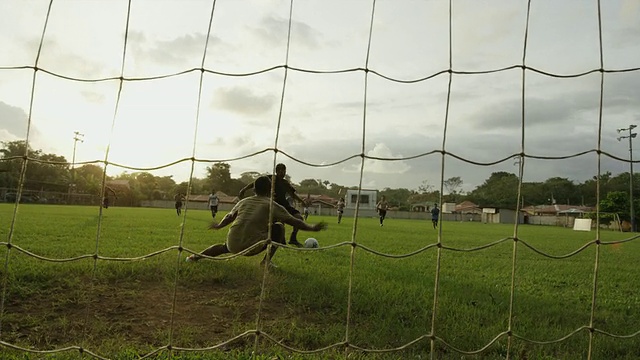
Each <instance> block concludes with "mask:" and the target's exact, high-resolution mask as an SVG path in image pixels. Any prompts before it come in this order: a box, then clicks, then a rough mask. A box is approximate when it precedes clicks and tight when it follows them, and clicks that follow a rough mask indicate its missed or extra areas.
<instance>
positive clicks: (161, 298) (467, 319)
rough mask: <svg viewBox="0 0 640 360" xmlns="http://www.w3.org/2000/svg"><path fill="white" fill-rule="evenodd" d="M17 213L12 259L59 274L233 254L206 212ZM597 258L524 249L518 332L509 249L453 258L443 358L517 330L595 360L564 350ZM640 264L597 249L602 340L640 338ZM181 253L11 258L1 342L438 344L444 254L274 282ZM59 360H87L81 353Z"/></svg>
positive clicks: (82, 262) (337, 253) (170, 257)
mask: <svg viewBox="0 0 640 360" xmlns="http://www.w3.org/2000/svg"><path fill="white" fill-rule="evenodd" d="M18 210H19V211H18V216H17V221H16V223H15V229H14V233H13V237H12V241H11V243H12V245H14V246H18V247H20V248H22V249H24V250H26V251H29V252H31V253H33V254H36V255H38V256H42V257H46V258H50V259H56V260H64V259H70V258H74V257H78V256H81V255H87V254H89V255H91V254H95V253H96V252H97V253H98V254H99V255H100V256H104V257H116V258H122V257H126V258H131V257H140V256H144V255H147V254H150V253H153V252H156V251H159V250H162V249H167V248H170V247H177V246H179V245H181V246H183V247H185V248H188V249H190V250H192V251H196V252H198V251H201V250H202V249H204V248H205V247H207V246H209V245H210V244H212V243H217V242H222V241H224V237H225V235H226V229H225V230H222V231H209V230H206V226H207V225H208V223H209V221H210V215H209V213H208V212H206V211H197V210H189V211H188V215H187V218H186V221H185V222H184V229H183V226H182V222H183V218H181V217H178V216H176V214H175V212H174V211H173V210H171V209H140V208H118V207H115V208H110V209H107V210H105V211H104V213H103V215H102V218H100V216H99V213H98V209H97V208H92V207H73V206H44V205H20V207H19V209H18ZM12 215H13V205H12V204H0V236H1V238H2V241H7V238H8V233H9V228H10V224H11V220H12ZM219 216H220V217H221V216H222V214H219ZM309 220H310V221H311V222H315V221H318V220H325V221H327V222H329V224H330V225H329V228H328V230H326V231H325V232H322V233H318V234H310V233H304V232H301V233H300V235H299V239H300V240H304V239H305V238H306V237H309V236H313V237H316V238H317V239H318V240H319V241H320V244H321V246H327V245H332V244H337V243H341V242H345V241H350V240H351V236H352V233H353V219H350V218H346V219H343V223H342V224H340V225H338V224H336V223H335V219H334V218H326V217H318V216H311V217H310V219H309ZM99 226H100V233H99V236H98V228H99ZM183 230H184V232H183ZM289 230H290V228H288V229H287V234H288V232H289ZM513 230H514V227H513V225H495V224H481V223H469V222H465V223H457V222H445V223H444V224H443V229H442V244H443V245H444V246H446V247H453V248H456V249H473V248H476V247H479V246H482V245H486V244H489V243H493V242H496V241H498V240H500V239H503V238H507V237H510V236H512V235H513ZM181 234H182V235H183V236H182V237H181ZM600 235H601V240H602V241H613V240H620V239H625V238H628V237H629V236H630V235H629V234H623V233H619V232H613V231H602V232H601V233H600ZM437 236H438V231H437V230H434V229H432V228H431V223H430V221H418V220H398V219H387V221H386V222H385V226H384V227H382V228H381V227H379V226H378V223H377V219H371V218H362V219H359V221H358V228H357V232H356V240H357V242H358V243H359V244H361V245H363V246H366V247H368V248H371V249H373V250H375V251H377V252H381V253H384V254H390V255H402V254H407V253H411V252H414V251H417V250H419V249H422V248H424V247H425V246H427V245H430V244H434V243H436V242H437ZM518 237H519V239H521V240H523V241H525V242H527V243H528V244H530V245H531V246H533V247H535V248H536V249H538V250H540V251H542V252H544V253H547V254H551V255H555V256H560V255H565V254H569V253H571V252H573V251H575V250H577V249H579V248H580V247H581V246H582V245H584V244H586V243H588V242H590V241H592V240H594V239H595V237H596V232H595V231H591V232H577V231H572V230H571V229H564V228H557V227H544V226H528V225H524V226H520V227H519V233H518ZM596 251H597V247H596V246H594V245H592V246H589V247H587V248H586V249H584V250H583V251H581V252H579V253H577V254H575V255H574V256H570V257H567V258H563V259H552V258H548V257H545V256H542V255H540V254H537V253H535V252H534V251H532V250H530V249H528V248H527V247H526V246H524V244H518V246H517V252H516V254H517V256H516V277H515V292H514V305H513V310H512V315H513V316H512V317H511V319H510V317H509V314H510V296H511V276H512V274H511V273H512V270H511V269H512V263H513V253H514V242H513V241H512V240H507V241H504V242H500V243H498V244H496V245H494V246H491V247H489V248H485V249H482V250H477V251H452V250H447V249H443V250H442V251H441V254H440V272H439V283H438V296H437V301H438V305H437V311H436V317H435V334H436V336H437V337H438V338H441V339H443V340H444V341H446V343H447V344H449V345H450V346H452V347H453V348H451V347H449V346H446V345H445V344H443V343H442V342H440V341H437V342H436V343H435V351H436V354H435V358H437V359H460V358H469V359H501V358H505V357H506V354H507V348H508V340H507V337H506V336H503V337H501V338H500V339H498V340H497V341H496V342H495V343H493V344H492V345H491V346H489V347H488V348H487V349H486V350H485V351H484V352H483V353H482V354H480V355H469V356H466V357H465V356H464V354H461V353H458V352H456V351H455V349H460V350H463V351H467V352H473V351H476V350H479V349H481V348H482V347H484V346H485V345H487V344H488V343H489V342H491V341H492V340H493V339H494V338H495V337H496V336H497V335H498V334H500V333H502V332H504V331H506V330H507V329H508V326H509V322H510V321H511V324H512V330H513V333H514V334H515V335H517V336H518V337H523V338H526V339H530V340H534V341H538V342H550V343H548V344H544V345H541V344H535V343H531V342H527V341H523V340H519V339H518V338H514V339H513V340H512V343H511V348H510V356H511V358H513V359H574V358H586V357H587V352H588V345H589V332H588V330H581V331H579V332H578V333H576V334H574V335H573V336H571V337H569V338H567V339H565V340H563V341H557V342H556V341H554V340H558V339H560V338H562V337H564V336H566V335H568V334H570V333H572V332H573V331H574V330H576V329H578V328H580V327H582V326H585V325H589V323H590V315H591V302H592V294H593V281H594V265H595V259H596ZM639 251H640V244H639V242H638V241H630V242H626V243H623V244H618V245H606V246H600V247H599V252H600V257H599V264H598V270H599V271H598V283H597V284H598V287H597V290H598V291H597V302H596V308H595V316H594V326H595V328H597V329H600V330H603V331H606V332H609V333H613V334H616V335H629V334H633V333H634V332H637V331H639V330H640V325H638V321H637V319H639V318H640V306H639V304H640V295H639V294H640V292H639V291H638V290H640V289H639V288H640V285H639V281H638V280H640V275H639V272H638V270H637V259H638V255H637V254H638V253H639ZM186 255H187V253H182V254H181V256H179V255H178V249H171V250H169V251H166V252H163V253H160V254H158V255H156V256H153V257H150V258H147V259H146V260H143V261H108V260H105V261H102V260H99V261H95V260H94V259H93V258H90V257H89V258H83V259H79V260H74V261H58V262H51V261H43V260H40V259H38V258H35V257H33V256H29V255H27V254H24V253H22V252H20V251H18V250H17V249H10V250H9V249H7V247H2V248H1V249H0V261H1V262H2V264H1V265H0V271H1V274H2V278H3V280H6V287H5V288H4V289H3V293H4V296H5V301H4V309H3V311H4V312H3V316H2V323H1V324H0V325H1V331H2V332H1V333H0V340H2V341H3V342H6V343H9V344H14V345H17V346H20V347H24V348H28V349H32V350H36V351H43V350H55V349H61V348H64V347H67V346H72V345H76V346H82V347H83V348H85V349H87V350H89V351H92V352H94V353H97V354H100V355H101V356H104V357H108V358H113V359H133V358H137V357H138V356H141V355H144V354H147V353H150V352H152V351H154V350H155V349H157V348H159V347H163V346H166V345H168V344H169V343H170V344H171V345H172V346H173V347H181V348H193V349H202V348H206V347H211V346H215V345H218V344H220V343H222V342H224V341H226V340H229V339H231V338H233V337H234V336H238V335H240V334H242V333H243V332H245V331H247V330H250V329H255V328H256V326H257V319H258V310H260V326H261V330H262V331H263V332H266V333H267V334H269V335H270V336H273V337H274V338H275V339H276V340H277V341H280V342H282V343H283V344H285V345H287V346H290V347H293V348H296V349H299V350H306V351H310V350H315V349H319V348H322V347H326V346H329V345H332V344H335V343H340V342H343V341H345V336H346V331H347V320H348V321H349V327H348V336H349V343H350V344H353V345H355V346H358V347H362V348H366V349H391V348H396V347H404V346H405V345H406V344H408V343H409V342H411V341H413V340H414V339H416V338H419V337H421V336H423V335H425V334H429V333H430V332H431V324H432V311H433V301H434V288H435V280H436V268H437V259H438V249H437V248H436V247H431V248H429V249H427V250H425V251H422V252H420V253H418V254H416V255H413V256H409V257H401V258H390V257H383V256H379V255H376V254H372V253H369V252H367V251H364V250H363V249H362V248H355V251H354V252H353V253H352V247H351V246H341V247H337V248H332V249H325V250H321V251H313V252H309V251H297V250H291V249H280V250H278V253H277V254H276V257H275V259H274V262H275V263H276V264H277V265H278V266H279V267H278V268H277V269H275V271H273V272H270V273H269V274H268V276H266V277H265V276H264V273H263V271H262V269H260V268H259V266H258V263H259V261H260V259H261V257H262V256H261V255H259V256H256V257H250V258H246V257H239V258H235V259H232V260H221V261H210V260H204V261H201V262H198V263H185V262H184V257H185V256H186ZM352 259H353V266H352V265H351V264H352V262H351V261H352ZM5 265H6V267H5ZM263 281H264V292H263ZM350 282H351V289H350V288H349V284H350ZM174 294H175V297H174ZM349 300H350V301H349ZM348 314H349V315H348ZM258 343H259V346H258V354H259V355H256V357H255V358H258V359H260V358H264V359H272V358H283V359H284V358H310V359H325V358H326V359H332V358H336V357H344V356H346V353H345V351H344V347H343V346H338V347H335V348H332V349H330V350H327V351H324V352H321V353H317V354H313V355H304V354H298V353H295V352H290V351H288V350H287V349H285V348H283V347H280V346H278V345H276V344H274V343H273V342H271V341H270V340H268V339H267V338H265V337H259V338H258ZM254 344H255V336H253V335H249V336H246V337H244V338H240V339H238V340H236V341H233V342H231V343H230V344H227V345H224V346H222V348H221V349H220V350H215V351H204V350H197V351H196V350H194V351H174V352H169V351H167V350H163V351H161V352H159V353H158V354H157V355H155V356H154V357H153V358H157V359H164V358H169V357H172V358H174V359H204V358H207V359H216V358H219V359H224V358H251V354H252V352H253V350H254ZM593 345H594V346H593V350H592V356H593V358H594V359H612V358H617V359H635V358H637V349H638V348H640V336H635V337H632V338H627V339H621V338H616V337H610V336H605V335H602V334H597V333H596V334H595V337H594V342H593ZM430 346H431V344H430V342H429V340H428V339H423V340H421V341H418V342H417V343H415V344H412V345H409V346H406V347H404V348H403V349H402V350H400V351H396V352H390V353H380V354H368V353H362V352H360V351H357V350H350V351H349V353H350V354H349V358H351V359H359V358H367V359H371V358H379V359H399V358H423V359H424V358H429V356H430V351H431V350H430ZM454 348H455V349H454ZM0 355H2V356H1V357H2V358H7V359H32V358H33V359H36V358H38V359H39V358H43V357H46V356H45V355H43V354H41V353H33V354H31V353H25V352H21V351H19V350H14V349H11V348H10V347H7V346H0ZM51 356H52V358H56V359H61V358H62V359H66V358H74V359H75V358H80V357H81V355H80V352H79V351H78V350H69V351H66V352H63V353H56V354H55V355H51ZM85 357H86V356H85Z"/></svg>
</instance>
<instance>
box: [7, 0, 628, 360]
mask: <svg viewBox="0 0 640 360" xmlns="http://www.w3.org/2000/svg"><path fill="white" fill-rule="evenodd" d="M638 24H640V6H638V3H637V2H634V1H624V0H620V1H606V2H601V1H596V0H594V1H588V2H587V1H583V2H561V3H559V2H557V1H551V0H545V1H542V0H530V1H520V2H515V1H507V0H505V1H498V0H495V1H490V2H477V1H472V0H466V1H461V0H455V1H422V2H420V1H410V0H408V1H404V0H402V1H401V0H394V1H384V0H369V1H365V0H362V1H327V0H324V1H317V0H296V1H294V0H291V1H284V0H275V1H258V0H246V1H235V0H206V1H205V0H202V1H178V0H173V1H169V0H166V1H161V2H160V1H152V0H129V1H127V0H119V1H115V0H109V1H107V0H104V1H85V2H80V1H58V0H50V1H45V0H40V1H30V2H22V1H18V0H8V1H3V2H1V3H0V46H1V47H2V49H3V51H2V52H0V141H2V144H3V150H2V154H1V155H0V156H1V158H0V170H1V172H0V180H1V181H2V183H0V195H1V196H2V199H1V200H3V201H4V200H7V199H8V200H9V201H5V202H6V203H5V204H0V205H2V207H0V209H1V210H2V212H1V214H2V216H1V218H0V234H1V235H2V237H3V238H2V239H0V241H2V243H1V244H2V245H3V246H2V258H1V260H2V270H1V274H2V283H1V290H0V291H1V296H2V298H1V302H0V353H2V352H5V353H6V354H22V353H24V354H33V356H35V357H42V356H47V355H49V354H54V355H56V354H59V353H60V354H62V353H71V354H73V356H75V355H78V356H85V355H87V356H92V357H96V358H109V357H118V356H124V355H123V354H129V355H131V354H135V355H136V356H147V357H153V356H156V355H158V354H161V353H167V354H169V355H168V356H189V355H190V354H194V353H197V354H201V353H204V354H210V355H211V354H216V355H212V356H218V355H219V354H224V353H223V351H227V352H228V354H231V355H229V356H232V357H233V356H235V355H237V356H242V355H246V354H252V355H251V356H254V357H257V356H260V355H259V354H270V355H273V356H280V355H281V354H284V353H293V354H297V355H300V356H302V355H309V356H314V355H315V356H318V357H321V356H336V354H337V355H344V356H345V357H348V356H351V355H350V354H354V355H353V356H360V355H361V356H363V357H365V356H379V357H380V358H386V356H389V357H390V358H393V357H394V356H403V355H405V356H420V357H425V358H426V357H430V358H432V359H435V358H460V356H488V357H496V358H505V357H506V358H527V357H536V356H539V357H544V356H560V357H574V358H610V357H612V356H613V355H612V354H620V356H622V357H625V356H626V358H632V357H633V356H635V353H634V351H635V350H632V349H637V348H638V346H639V345H640V340H639V336H638V335H639V334H640V328H638V325H637V322H634V319H636V318H637V316H640V313H639V312H638V310H637V308H638V307H637V304H636V303H635V302H634V301H635V300H637V298H636V297H635V295H634V294H636V293H637V290H638V288H637V284H635V283H633V285H635V286H636V288H628V289H626V288H625V289H623V288H621V287H618V286H619V285H620V284H622V285H623V287H624V286H627V285H629V284H630V281H629V278H634V279H637V271H635V270H632V271H631V273H627V270H629V269H633V267H626V265H625V264H627V265H628V264H631V263H632V262H633V257H632V253H633V251H632V250H630V249H635V248H637V246H638V245H637V241H634V240H636V238H635V236H634V235H631V236H622V234H621V233H619V232H605V231H604V230H601V227H600V226H599V221H600V220H599V219H600V218H601V216H600V215H601V214H599V212H598V209H597V207H596V206H595V205H597V204H598V203H599V201H600V200H601V199H602V198H603V196H604V191H603V190H602V189H604V188H605V186H606V184H605V183H603V181H602V176H601V174H604V173H606V172H611V173H616V174H617V173H624V172H627V171H630V174H633V167H632V166H633V160H632V159H630V156H633V150H632V145H633V143H632V139H633V138H634V136H635V134H634V130H633V129H634V126H632V124H633V123H634V122H637V121H640V117H638V114H640V107H639V105H638V101H637V96H638V88H639V84H640V27H639V26H638ZM616 130H619V131H616ZM626 136H628V137H626ZM627 141H628V146H627ZM514 159H515V162H514ZM277 163H285V164H286V165H287V173H288V175H289V176H290V177H291V179H292V181H293V182H295V183H300V182H301V181H302V180H313V181H310V182H308V183H314V181H315V186H317V187H318V188H322V189H324V190H326V191H327V193H329V191H330V190H332V189H334V190H335V189H337V188H340V191H338V192H336V194H343V193H346V191H347V190H349V191H351V192H353V191H356V192H357V193H358V195H359V196H357V195H356V196H354V197H353V198H354V199H360V201H355V204H354V205H353V206H352V207H350V208H349V209H348V211H349V213H348V214H349V216H348V217H345V223H344V224H340V225H341V226H337V225H338V224H334V223H333V222H335V221H334V216H335V210H334V209H333V208H332V207H331V203H328V205H327V206H328V207H327V208H326V209H328V210H326V211H328V212H327V213H326V214H324V216H325V217H326V218H322V219H324V220H326V219H330V221H331V222H332V223H331V224H330V227H329V229H328V230H327V231H326V232H324V233H321V234H319V235H317V236H316V235H310V236H313V237H317V239H318V241H319V244H320V248H319V249H313V250H307V249H298V248H294V247H291V246H287V247H284V248H283V249H279V250H278V256H279V257H281V258H283V260H282V261H283V264H281V265H280V268H279V269H276V270H269V271H260V270H259V269H257V268H255V266H254V267H251V266H252V264H253V262H257V261H253V260H255V259H250V258H244V257H242V256H236V255H232V256H225V257H222V258H221V259H217V261H211V262H206V263H207V265H209V264H210V263H212V266H195V267H194V266H189V265H190V264H186V263H185V262H184V258H185V256H187V255H189V254H191V253H197V252H199V251H200V250H202V249H204V248H205V247H206V246H208V245H210V244H211V243H214V242H216V241H224V238H225V233H226V230H223V231H221V232H215V233H214V234H212V232H210V231H209V232H208V231H205V229H206V227H207V225H208V223H209V222H210V221H211V220H212V218H211V215H209V205H208V203H207V201H208V200H206V199H208V198H206V196H207V195H208V193H209V192H211V191H212V190H218V191H219V190H220V189H219V188H218V189H211V187H213V186H214V185H211V184H226V185H225V186H228V188H229V189H237V188H238V186H240V185H239V184H242V182H239V181H240V180H238V179H241V178H245V177H246V178H248V179H254V178H255V176H257V175H259V174H264V173H272V172H273V171H274V169H275V165H276V164H277ZM225 165H229V168H225V167H224V166H225ZM630 165H631V170H629V167H630ZM226 175H230V176H227V177H225V176H226ZM216 176H219V177H218V178H216ZM510 176H513V178H514V179H516V180H515V182H509V181H508V180H509V179H510ZM456 177H459V178H461V179H462V180H463V182H457V183H456V182H448V180H450V179H452V178H453V179H455V178H456ZM550 178H561V179H562V178H564V179H570V180H572V181H580V182H581V181H585V180H588V179H594V180H593V189H592V191H591V193H590V194H591V199H590V202H591V203H592V205H594V211H595V215H594V216H593V225H595V227H594V230H595V231H591V232H572V231H570V229H567V231H568V232H565V233H562V234H566V235H555V234H551V233H547V232H546V231H548V228H545V227H535V226H533V225H522V224H521V221H520V220H519V219H520V218H521V215H520V214H521V211H522V209H523V208H524V206H523V204H522V199H523V198H528V197H529V194H527V193H526V190H525V187H524V186H523V184H526V183H536V182H544V181H545V180H546V179H550ZM60 179H64V181H60ZM203 179H205V180H203ZM207 179H208V180H207ZM211 179H217V180H216V181H218V182H216V183H212V182H207V181H209V180H211ZM487 179H495V180H496V181H495V182H492V183H491V184H492V185H494V186H497V187H494V188H492V189H494V190H493V192H485V193H483V196H485V199H488V200H487V201H486V202H487V203H486V204H478V205H485V206H486V207H487V208H492V209H496V210H495V211H494V212H495V213H494V214H492V219H496V220H495V221H496V222H502V223H503V224H502V225H503V226H499V225H496V224H482V223H481V222H478V221H465V222H464V223H460V224H457V223H456V224H455V225H454V223H453V222H446V221H445V222H443V221H440V222H439V223H437V224H436V223H434V227H433V228H432V222H431V215H430V214H429V213H427V212H424V213H420V214H418V215H416V212H414V213H411V212H410V211H407V212H408V214H405V216H406V217H407V218H408V219H411V218H416V219H419V220H404V219H402V221H400V220H398V221H396V222H390V221H388V220H393V219H392V218H393V216H394V215H393V214H399V213H400V212H399V210H398V212H397V213H392V212H390V214H389V218H390V219H388V220H386V221H387V222H385V224H384V225H385V226H384V227H382V226H378V223H377V221H378V218H377V216H378V215H377V214H376V213H375V201H374V200H373V199H375V195H376V194H378V192H379V191H380V190H383V189H386V190H394V189H399V190H407V191H406V192H404V193H403V192H402V191H398V192H395V193H391V192H385V193H386V194H404V196H405V198H408V197H409V195H412V194H413V195H424V194H420V193H421V192H424V193H427V194H436V196H437V201H433V200H431V198H429V197H424V198H421V197H419V196H417V197H414V198H416V199H420V200H419V202H420V203H419V204H418V205H419V207H416V209H417V208H420V209H422V211H424V210H425V205H427V206H432V205H433V204H434V203H438V204H440V205H442V204H444V203H447V202H450V201H452V198H447V199H445V197H444V196H445V195H446V194H449V195H450V194H451V193H453V194H465V193H471V192H472V191H473V190H474V189H484V188H483V187H482V186H483V184H487V182H488V180H487ZM134 180H135V181H134ZM211 181H213V180H211ZM225 181H226V183H225ZM166 184H169V185H171V186H174V187H166V186H169V185H166ZM234 184H235V185H234ZM421 185H422V190H424V191H418V190H417V189H418V188H419V187H420V186H421ZM215 186H219V185H215ZM234 186H235V187H234ZM458 186H459V187H458ZM166 189H171V191H169V190H166ZM451 189H454V191H453V192H452V191H451ZM487 189H489V187H487ZM376 190H378V191H376ZM548 190H549V193H550V194H549V196H550V197H551V198H553V197H554V195H553V193H554V191H556V194H557V191H558V189H548ZM369 194H372V195H371V196H369ZM223 195H224V196H227V197H225V198H223V199H221V201H222V202H221V205H220V214H218V215H217V218H216V217H215V216H216V215H215V214H214V220H218V221H219V220H220V219H222V214H223V213H225V211H228V210H229V209H230V208H231V206H232V204H233V203H234V201H237V199H235V200H234V199H233V198H234V196H235V195H236V193H229V194H223ZM223 195H220V196H223ZM299 195H301V196H304V195H306V194H299ZM179 196H183V197H184V202H185V207H179V208H178V207H176V208H175V209H174V208H173V206H174V202H175V201H174V200H177V199H178V198H179ZM399 196H400V195H399ZM227 198H228V202H226V201H227ZM18 199H22V201H18ZM139 199H145V201H146V202H145V203H144V204H145V206H147V207H150V209H149V208H145V209H140V208H137V207H136V206H137V205H140V204H141V202H140V201H139ZM362 199H367V202H364V201H363V200H362ZM425 199H428V200H425ZM504 199H507V200H509V199H510V200H513V203H514V204H516V205H515V206H514V208H508V209H507V208H503V209H499V207H500V206H499V205H498V204H500V201H502V200H504ZM223 200H224V201H223ZM335 200H337V199H335ZM377 200H379V198H378V199H377ZM388 200H389V199H388ZM391 200H393V199H391ZM322 201H324V200H322V199H320V200H318V203H317V204H319V205H317V207H315V208H314V209H316V210H317V211H320V212H319V213H315V214H314V213H313V212H312V213H311V219H310V221H315V220H313V217H314V216H323V213H322V209H323V206H325V203H324V202H322ZM326 201H329V200H326ZM505 201H506V200H505ZM45 203H46V204H47V205H46V206H45V205H44V204H45ZM554 203H555V200H554ZM224 204H226V205H224ZM229 204H231V205H229ZM227 205H228V206H229V207H227V208H225V207H224V206H227ZM411 205H415V204H411ZM167 207H168V208H169V209H167ZM447 209H448V210H449V208H447ZM143 210H144V211H143ZM409 210H411V209H409ZM174 211H175V212H174ZM451 211H455V207H454V208H453V210H451ZM176 213H177V214H176ZM509 214H510V215H509ZM328 216H330V217H328ZM395 216H399V215H395ZM372 217H374V219H373V220H372V219H371V218H372ZM347 218H348V221H347V220H346V219H347ZM499 219H502V220H499ZM405 221H406V222H405ZM412 221H413V222H412ZM504 224H506V225H504ZM380 225H382V220H380ZM534 228H535V230H531V229H534ZM590 228H591V227H590ZM289 231H290V229H287V232H289ZM569 233H571V234H569ZM611 233H614V234H616V236H617V237H616V236H612V235H611ZM559 236H565V237H566V239H565V238H562V239H558V238H557V237H559ZM298 237H299V239H300V240H304V239H305V238H306V237H307V236H306V235H304V234H303V233H300V234H298ZM405 240H408V241H405ZM269 246H270V247H272V246H276V244H272V243H270V244H269ZM636 250H637V249H636ZM176 258H177V260H176ZM213 260H216V259H213ZM327 264H331V265H327ZM576 264H577V265H576ZM198 265H200V264H198ZM629 266H630V265H629ZM636 283H637V281H636ZM633 285H632V286H633ZM213 289H215V290H213ZM336 289H338V290H336ZM291 290H295V293H291ZM61 294H64V296H61ZM336 294H338V295H336ZM221 299H223V300H221ZM274 299H277V301H274ZM43 324H46V325H43ZM55 329H57V330H55ZM129 336H131V337H133V338H135V340H134V341H131V342H127V341H125V340H126V339H128V337H129ZM121 343H125V344H128V345H126V346H125V348H124V349H122V348H121V347H119V345H118V344H121ZM247 349H249V350H247ZM234 351H238V352H237V353H235V352H234ZM243 351H244V352H243ZM558 354H559V355H558ZM132 356H133V355H132ZM158 356H159V355H158ZM194 356H196V355H194ZM265 356H267V355H265ZM283 356H284V355H283Z"/></svg>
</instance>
